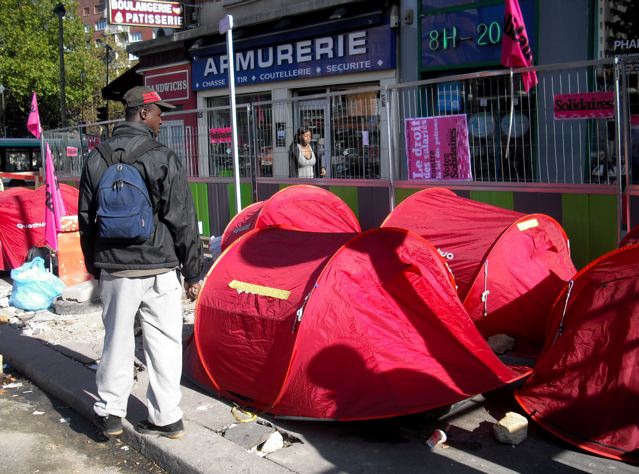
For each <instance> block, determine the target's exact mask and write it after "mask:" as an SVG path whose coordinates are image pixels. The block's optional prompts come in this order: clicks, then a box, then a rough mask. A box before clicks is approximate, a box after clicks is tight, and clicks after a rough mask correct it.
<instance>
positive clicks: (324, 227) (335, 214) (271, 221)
mask: <svg viewBox="0 0 639 474" xmlns="http://www.w3.org/2000/svg"><path fill="white" fill-rule="evenodd" d="M269 225H282V226H285V227H287V228H290V229H298V230H305V231H307V232H360V231H361V227H360V225H359V222H358V221H357V218H356V217H355V214H353V211H351V208H350V207H348V206H347V205H346V203H345V202H344V201H342V200H341V199H340V198H339V197H337V196H336V195H335V194H333V193H331V192H330V191H327V190H325V189H322V188H318V187H317V186H309V185H296V186H289V187H287V188H284V189H282V190H280V191H278V192H277V193H275V194H274V195H273V196H271V197H270V198H269V199H267V200H265V201H260V202H257V203H254V204H252V205H250V206H248V207H246V208H245V209H243V210H242V212H240V213H239V214H237V215H236V216H235V217H234V218H233V219H232V220H231V222H229V224H228V225H227V226H226V229H225V230H224V233H223V234H222V250H224V249H226V248H227V247H228V246H229V245H230V244H231V243H232V242H233V241H234V240H236V239H237V238H238V237H240V236H242V235H243V234H245V233H246V232H248V231H249V230H251V229H260V228H262V227H267V226H269Z"/></svg>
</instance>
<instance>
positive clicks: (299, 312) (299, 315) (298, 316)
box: [291, 282, 317, 333]
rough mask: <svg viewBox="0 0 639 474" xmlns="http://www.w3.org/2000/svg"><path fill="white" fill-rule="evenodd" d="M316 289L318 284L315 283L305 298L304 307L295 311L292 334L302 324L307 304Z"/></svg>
mask: <svg viewBox="0 0 639 474" xmlns="http://www.w3.org/2000/svg"><path fill="white" fill-rule="evenodd" d="M315 288H317V282H315V284H314V285H313V288H311V291H309V292H308V294H307V295H306V297H305V298H304V301H302V306H300V309H298V310H297V311H295V319H294V320H293V328H292V329H291V333H294V332H295V330H296V329H297V326H298V325H299V324H300V323H301V322H302V317H303V316H304V308H305V307H306V302H307V301H308V299H309V298H310V297H311V295H312V294H313V291H314V290H315Z"/></svg>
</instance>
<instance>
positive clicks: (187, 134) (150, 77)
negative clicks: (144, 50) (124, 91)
mask: <svg viewBox="0 0 639 474" xmlns="http://www.w3.org/2000/svg"><path fill="white" fill-rule="evenodd" d="M139 72H140V73H141V74H142V75H143V76H144V85H145V86H148V87H151V88H153V89H154V90H155V91H156V92H157V93H158V94H160V96H161V97H162V99H163V100H165V101H167V102H169V103H170V104H172V105H175V107H176V109H175V111H172V112H170V113H168V114H166V115H165V117H164V119H163V122H162V131H161V133H160V136H159V140H160V141H161V142H162V143H164V144H165V145H167V146H169V147H170V148H171V149H173V150H175V152H176V153H177V155H178V156H179V157H181V158H183V161H184V163H183V164H184V165H185V167H186V170H187V173H188V174H189V175H196V174H197V172H198V164H197V161H198V160H197V156H198V151H197V146H198V144H197V120H196V117H195V116H194V115H193V113H190V112H188V113H184V112H182V111H188V110H192V109H194V108H195V106H196V99H195V94H194V93H193V91H192V90H191V64H190V63H188V62H184V63H179V64H171V65H167V66H162V67H155V68H145V69H141V70H139Z"/></svg>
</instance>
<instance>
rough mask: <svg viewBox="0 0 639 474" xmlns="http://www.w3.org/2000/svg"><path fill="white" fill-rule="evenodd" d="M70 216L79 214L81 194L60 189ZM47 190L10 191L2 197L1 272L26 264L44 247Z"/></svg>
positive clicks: (21, 189) (68, 187)
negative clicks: (32, 252) (31, 251)
mask: <svg viewBox="0 0 639 474" xmlns="http://www.w3.org/2000/svg"><path fill="white" fill-rule="evenodd" d="M60 191H61V193H62V200H63V201H64V205H65V207H66V210H67V214H69V215H71V214H77V213H78V190H77V189H76V188H74V187H72V186H67V185H66V184H61V185H60ZM45 193H46V186H40V187H39V188H38V189H36V190H35V191H34V190H33V189H30V188H9V189H8V190H6V191H4V192H1V193H0V249H1V251H2V254H1V258H0V270H10V269H12V268H16V267H19V266H20V265H22V264H23V263H24V261H25V260H26V258H27V254H28V253H29V249H30V248H31V247H42V246H44V202H45Z"/></svg>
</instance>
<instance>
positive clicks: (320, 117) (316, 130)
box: [294, 99, 331, 178]
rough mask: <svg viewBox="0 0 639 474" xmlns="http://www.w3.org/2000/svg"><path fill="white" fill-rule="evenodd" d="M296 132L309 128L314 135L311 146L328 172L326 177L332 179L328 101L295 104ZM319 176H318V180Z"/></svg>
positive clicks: (309, 101) (317, 100) (303, 101)
mask: <svg viewBox="0 0 639 474" xmlns="http://www.w3.org/2000/svg"><path fill="white" fill-rule="evenodd" d="M295 109H296V110H295V124H294V125H295V131H297V130H298V129H299V128H308V129H309V130H310V131H311V133H312V135H313V136H312V139H311V145H312V146H313V148H314V149H315V151H316V153H317V159H319V160H320V163H321V166H323V167H324V169H325V170H326V177H327V178H328V177H330V166H329V162H330V156H331V150H330V140H327V139H326V137H328V136H329V133H330V131H329V128H328V127H329V124H330V116H329V113H330V109H329V107H328V100H327V99H312V100H301V101H299V102H296V103H295ZM317 177H319V176H316V178H317Z"/></svg>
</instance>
